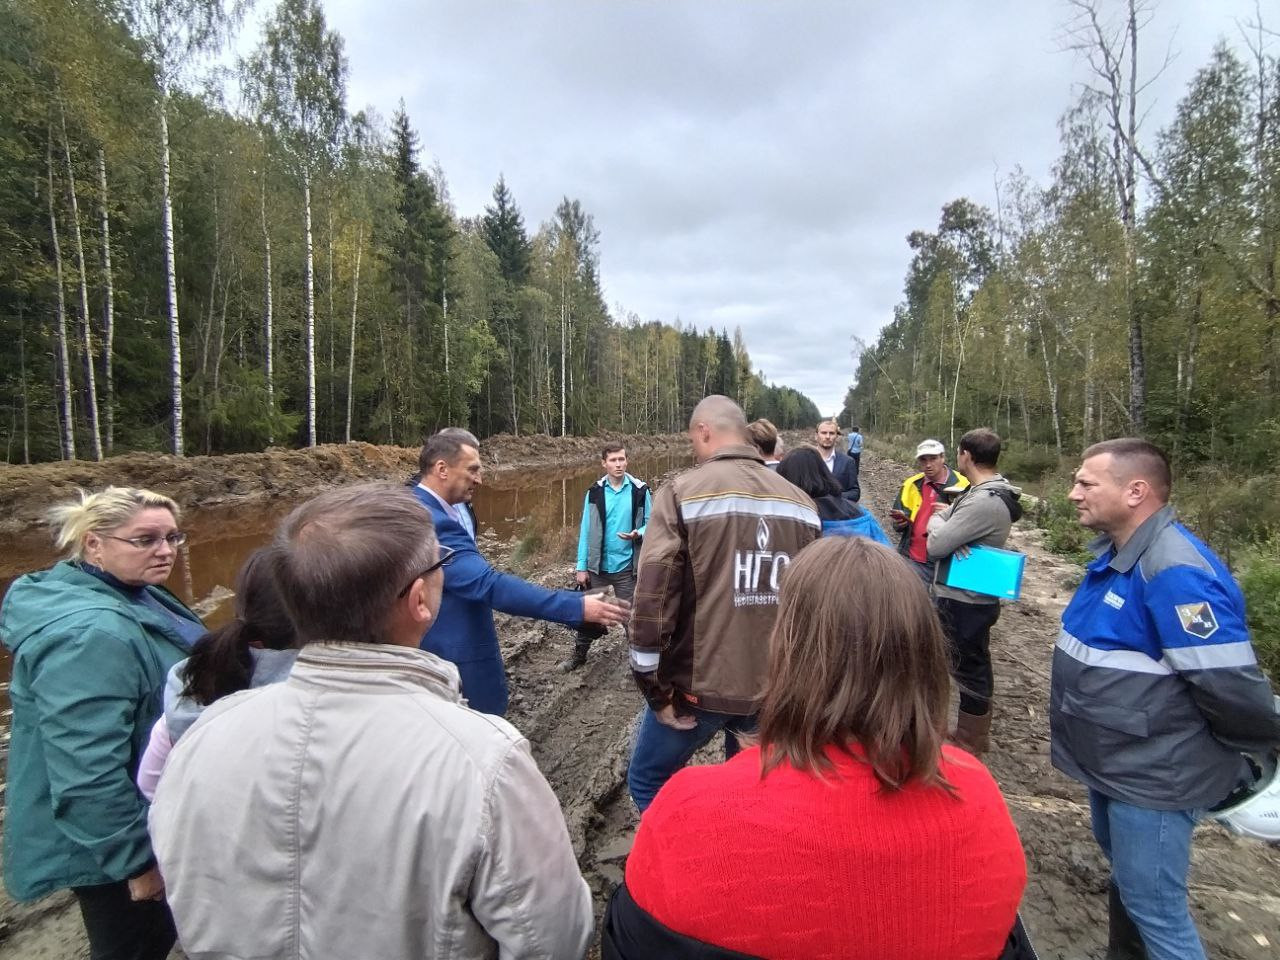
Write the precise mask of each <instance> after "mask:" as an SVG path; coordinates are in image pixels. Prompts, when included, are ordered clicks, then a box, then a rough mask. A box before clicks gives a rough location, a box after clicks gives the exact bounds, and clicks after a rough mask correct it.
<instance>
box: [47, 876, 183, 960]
mask: <svg viewBox="0 0 1280 960" xmlns="http://www.w3.org/2000/svg"><path fill="white" fill-rule="evenodd" d="M72 892H73V893H75V895H76V899H77V900H78V901H80V916H82V917H83V918H84V929H85V932H86V933H88V934H89V960H165V957H167V956H169V951H170V950H172V949H173V945H174V943H176V942H177V939H178V931H177V929H176V928H175V927H174V925H173V914H171V913H170V912H169V905H168V904H167V903H165V902H164V901H163V900H141V901H134V900H133V899H132V898H130V896H129V884H128V883H127V882H126V881H124V880H121V881H119V882H118V883H105V884H102V885H101V886H93V887H74V888H73V889H72Z"/></svg>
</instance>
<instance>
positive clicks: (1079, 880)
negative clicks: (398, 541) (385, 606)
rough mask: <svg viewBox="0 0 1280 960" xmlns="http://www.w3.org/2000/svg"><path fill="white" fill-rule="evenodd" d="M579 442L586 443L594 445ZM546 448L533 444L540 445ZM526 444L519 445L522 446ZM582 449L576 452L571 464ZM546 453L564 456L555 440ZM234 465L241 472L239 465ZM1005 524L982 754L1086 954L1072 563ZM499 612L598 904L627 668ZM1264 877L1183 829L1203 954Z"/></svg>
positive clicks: (517, 691)
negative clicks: (1012, 587) (1072, 747)
mask: <svg viewBox="0 0 1280 960" xmlns="http://www.w3.org/2000/svg"><path fill="white" fill-rule="evenodd" d="M580 442H581V443H585V444H587V445H588V446H589V447H594V446H595V444H594V442H593V441H580ZM655 442H656V441H655ZM663 442H666V441H663ZM551 443H554V442H553V441H545V440H544V441H542V446H544V447H545V446H546V445H548V444H551ZM639 448H640V446H639V445H637V449H639ZM652 448H653V446H652V445H651V446H650V449H652ZM334 449H335V448H322V451H329V450H334ZM336 449H339V450H344V451H346V450H348V449H349V448H336ZM368 450H369V451H371V452H367V453H362V454H361V456H362V457H364V458H365V461H364V462H368V463H375V462H377V460H376V457H375V452H376V451H378V450H379V448H368ZM535 452H536V451H535V450H532V449H531V450H530V451H529V455H530V456H532V455H533V454H534V453H535ZM320 453H321V452H317V453H316V454H309V455H320ZM411 454H412V451H404V452H402V453H401V454H400V457H399V459H391V458H390V457H389V459H388V460H387V461H386V466H385V467H384V468H385V469H386V470H388V471H389V472H388V474H387V475H390V476H397V477H398V476H399V475H400V473H403V472H404V471H405V470H406V468H407V467H411V466H412V460H413V458H412V455H411ZM267 456H272V455H267ZM592 456H594V452H593V451H592V450H591V449H587V450H586V455H585V456H583V457H582V459H584V460H589V459H590V458H591V457H592ZM192 459H193V460H195V459H197V458H192ZM560 459H561V460H563V459H567V451H566V453H564V454H561V455H560ZM862 467H863V491H864V493H863V496H864V504H865V505H866V506H868V507H870V508H871V509H872V510H873V511H875V512H876V514H877V515H878V516H881V517H883V516H884V515H885V513H887V510H888V507H889V504H890V502H891V500H892V498H893V495H894V493H895V491H896V487H897V484H898V482H899V481H900V479H901V478H902V476H904V475H905V472H906V467H905V466H904V465H901V464H895V463H891V462H887V461H883V460H880V459H878V458H876V457H875V456H874V455H873V454H871V453H865V454H864V455H863V458H862ZM295 469H296V470H297V471H298V472H301V473H305V472H306V471H307V470H308V469H309V468H307V467H306V466H305V462H304V461H299V464H298V465H297V467H296V468H295ZM310 469H314V468H310ZM369 469H370V470H374V469H381V468H378V467H373V466H371V467H369ZM246 473H247V474H252V471H250V470H249V468H247V467H246ZM364 475H365V474H361V476H364ZM349 476H350V475H346V477H349ZM332 479H336V477H335V478H332ZM67 482H76V481H75V480H70V481H67ZM8 489H9V487H8V478H7V476H6V475H5V474H3V473H0V497H3V496H7V495H8V494H7V492H6V491H7V490H8ZM0 502H3V501H0ZM1019 527H1020V528H1021V529H1015V537H1016V541H1017V546H1018V548H1019V549H1023V550H1025V551H1026V552H1027V553H1028V555H1029V560H1028V565H1027V582H1026V588H1025V598H1024V599H1023V600H1022V601H1020V602H1018V603H1016V604H1010V605H1008V606H1006V608H1005V610H1004V613H1003V615H1002V616H1001V619H1000V622H999V624H998V625H997V627H996V629H995V634H994V639H993V643H992V647H993V654H994V658H995V663H996V720H995V727H994V731H993V736H994V747H993V749H992V752H991V753H990V754H989V755H988V757H987V763H988V765H989V766H990V768H991V770H992V772H993V773H994V775H995V776H996V779H997V780H998V781H999V782H1000V785H1001V787H1002V788H1003V790H1004V793H1005V797H1006V798H1007V800H1008V803H1009V807H1010V810H1011V812H1012V814H1013V817H1014V820H1015V821H1016V822H1017V824H1018V828H1019V831H1020V832H1021V835H1022V840H1023V844H1024V846H1025V848H1026V852H1027V860H1028V865H1029V869H1030V882H1029V885H1028V888H1027V892H1026V896H1025V898H1024V900H1023V907H1022V909H1023V915H1024V917H1025V918H1026V920H1027V923H1028V926H1029V928H1030V930H1031V933H1032V936H1033V939H1034V940H1035V942H1036V945H1037V947H1038V949H1039V951H1040V955H1041V956H1042V957H1045V958H1047V960H1067V958H1070V960H1081V958H1101V957H1102V956H1103V955H1104V952H1105V943H1106V881H1107V871H1106V867H1105V864H1104V862H1103V860H1102V857H1101V855H1100V854H1099V852H1098V850H1097V847H1096V845H1095V843H1094V841H1093V839H1092V836H1091V834H1090V832H1089V813H1088V806H1087V802H1086V799H1085V795H1084V791H1083V790H1082V788H1080V787H1079V785H1078V784H1076V783H1074V782H1073V781H1071V780H1068V779H1067V778H1065V777H1063V776H1062V775H1060V774H1058V773H1057V772H1056V771H1054V770H1053V769H1052V767H1051V766H1050V764H1049V756H1048V754H1049V731H1048V720H1047V717H1046V714H1045V709H1046V705H1047V703H1048V685H1049V663H1050V655H1051V652H1052V648H1053V642H1054V639H1055V637H1056V634H1057V626H1058V624H1057V619H1058V615H1059V613H1060V612H1061V609H1062V607H1063V606H1064V605H1065V603H1066V601H1067V599H1068V598H1069V597H1070V595H1071V591H1072V587H1073V585H1074V582H1075V579H1076V578H1077V577H1078V570H1077V568H1074V567H1072V566H1071V565H1070V564H1068V563H1066V562H1065V561H1062V560H1060V559H1057V558H1055V557H1053V556H1051V555H1049V554H1048V553H1047V552H1046V551H1045V550H1044V549H1043V548H1042V546H1041V545H1040V541H1039V536H1038V532H1037V531H1035V530H1034V529H1029V528H1026V525H1025V524H1021V525H1019ZM484 548H485V549H486V551H487V552H488V553H489V554H490V556H491V557H492V559H493V560H494V562H495V563H497V564H506V563H508V562H509V555H510V545H509V544H504V543H501V542H499V541H497V540H496V539H495V538H493V537H492V536H489V537H486V538H485V540H484ZM533 568H534V570H535V575H534V579H537V580H541V581H544V582H546V583H548V585H552V586H564V585H566V584H567V582H568V579H569V576H570V567H569V564H568V563H563V562H537V561H534V562H533ZM526 572H527V571H526ZM498 623H499V633H500V636H501V638H502V644H503V649H504V654H505V656H506V659H507V664H508V669H509V674H510V680H511V688H512V706H511V711H510V715H509V719H510V720H511V721H512V722H513V723H515V725H516V726H517V727H518V728H519V729H521V730H522V731H523V732H524V733H525V734H526V735H527V736H528V737H529V739H530V740H531V742H532V743H533V745H534V752H535V755H536V756H537V759H538V762H539V764H540V765H541V767H542V770H543V772H544V773H545V774H546V776H547V778H548V780H549V781H550V782H551V784H552V786H553V787H554V788H555V790H556V793H557V795H558V796H559V797H560V801H561V804H562V806H563V809H564V812H565V817H566V819H567V821H568V824H569V831H570V836H571V837H572V839H573V843H574V848H575V851H576V852H577V853H578V856H579V861H580V864H581V867H582V870H583V873H584V875H585V876H586V877H587V879H588V881H589V882H590V884H591V886H592V889H593V891H594V892H595V895H596V905H597V911H599V910H601V909H602V908H603V904H604V900H605V898H606V897H607V896H608V894H609V892H610V891H611V890H612V888H613V886H614V885H615V884H616V883H617V882H618V881H619V880H620V879H621V877H622V872H623V869H624V866H625V861H626V855H627V851H628V849H629V847H630V842H631V838H632V836H633V834H634V831H635V826H636V823H637V818H636V815H635V812H634V809H633V808H632V805H631V801H630V799H629V797H628V796H627V794H626V789H625V772H626V763H627V756H628V752H629V746H630V740H631V736H632V731H633V729H634V722H635V718H636V716H637V712H638V710H639V708H640V706H641V702H642V701H641V698H640V696H639V694H638V692H637V691H636V690H635V688H634V686H633V684H632V682H631V679H630V673H629V671H628V668H627V660H626V653H625V649H624V645H623V638H622V632H621V631H620V630H616V629H615V630H613V631H612V632H611V633H610V634H609V635H608V636H607V637H605V638H603V639H601V640H599V641H597V642H596V643H595V644H594V646H593V648H592V652H591V657H590V659H589V661H588V663H587V666H586V667H584V668H583V669H581V670H579V671H578V672H576V673H573V674H569V675H567V676H566V675H564V674H562V673H559V672H558V671H557V670H556V663H557V662H558V661H559V660H560V658H561V657H563V656H564V655H565V653H566V652H567V650H568V648H569V645H570V644H571V642H572V637H571V634H570V633H569V632H568V631H566V630H565V629H564V628H562V627H557V626H554V625H549V624H543V623H530V622H529V621H525V620H515V619H513V618H509V617H505V616H502V615H499V617H498ZM715 759H716V754H715V753H714V751H713V750H711V749H708V750H706V751H704V752H703V754H701V755H700V757H699V760H701V761H703V762H714V761H715ZM1277 877H1280V849H1277V848H1275V847H1269V846H1267V845H1264V844H1261V843H1257V842H1255V841H1249V840H1243V839H1240V838H1237V837H1234V836H1231V835H1230V834H1228V833H1227V832H1225V831H1224V830H1222V829H1221V828H1219V827H1217V826H1216V825H1205V826H1203V827H1201V828H1200V829H1199V830H1198V832H1197V837H1196V847H1195V857H1194V865H1193V869H1192V874H1191V888H1192V900H1193V905H1194V910H1195V914H1196V918H1197V921H1198V923H1199V925H1200V931H1201V934H1202V936H1203V937H1204V940H1205V945H1206V948H1207V951H1208V954H1209V956H1210V957H1213V958H1215V960H1263V958H1271V957H1275V956H1276V955H1277V945H1278V944H1280V896H1278V895H1277V891H1276V886H1275V885H1276V878H1277ZM84 956H87V950H86V949H85V947H84V942H83V935H82V933H81V932H80V926H79V917H78V915H77V912H76V911H75V909H74V907H72V908H70V909H68V904H67V902H66V901H65V899H63V900H53V901H44V902H42V903H40V904H36V905H33V906H28V907H16V906H15V905H13V904H12V903H10V902H8V901H7V900H5V901H3V902H0V957H15V958H16V957H22V958H24V960H27V958H30V960H36V958H41V960H43V958H50V960H53V958H59V960H61V958H80V957H84Z"/></svg>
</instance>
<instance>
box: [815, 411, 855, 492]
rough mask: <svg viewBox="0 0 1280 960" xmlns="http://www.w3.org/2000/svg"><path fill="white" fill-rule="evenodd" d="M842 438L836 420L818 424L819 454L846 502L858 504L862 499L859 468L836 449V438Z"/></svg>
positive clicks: (816, 435) (816, 436) (816, 438)
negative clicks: (838, 485) (850, 501)
mask: <svg viewBox="0 0 1280 960" xmlns="http://www.w3.org/2000/svg"><path fill="white" fill-rule="evenodd" d="M839 436H840V428H839V427H838V426H837V425H836V422H835V421H834V420H823V421H822V422H821V423H820V424H818V432H817V434H815V436H814V439H815V440H816V441H817V443H818V452H819V453H820V454H822V459H823V460H825V461H826V464H827V469H828V470H830V471H831V473H832V475H833V476H834V477H835V478H836V483H838V484H840V495H841V496H842V497H844V498H845V499H846V500H852V501H853V502H854V503H857V502H858V500H859V499H860V498H861V497H862V488H861V487H860V486H859V485H858V468H857V466H855V465H854V462H853V461H852V460H851V459H849V457H848V455H847V454H843V453H841V452H840V451H839V450H837V449H836V438H837V437H839Z"/></svg>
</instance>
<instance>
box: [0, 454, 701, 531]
mask: <svg viewBox="0 0 1280 960" xmlns="http://www.w3.org/2000/svg"><path fill="white" fill-rule="evenodd" d="M606 439H608V440H614V439H616V440H621V441H622V442H623V443H625V444H626V445H627V450H628V452H629V453H631V455H632V456H638V455H642V454H645V453H648V452H651V451H658V450H666V449H667V448H669V447H670V446H671V445H672V444H674V443H676V442H677V438H676V437H668V436H658V437H654V436H631V435H622V434H616V435H615V434H609V435H607V436H603V437H547V436H527V437H515V436H511V435H510V434H500V435H498V436H496V437H488V438H486V439H485V441H484V442H483V444H482V446H481V456H482V458H483V460H484V462H485V467H486V469H488V470H491V471H501V470H511V469H537V468H539V467H552V466H560V465H562V464H565V463H589V462H591V461H592V460H594V459H598V458H599V456H600V444H601V441H602V440H606ZM418 450H419V448H418V447H386V446H375V445H373V444H370V443H335V444H326V445H323V446H319V447H313V448H311V449H304V450H286V449H282V448H273V449H270V450H266V451H264V452H262V453H235V454H227V455H225V456H216V457H173V456H166V455H164V454H156V453H129V454H124V455H122V456H119V457H111V458H110V459H108V460H104V461H102V462H100V463H95V462H93V461H91V460H71V461H58V462H55V463H38V464H33V465H30V466H14V465H11V464H0V534H13V533H18V532H21V531H24V530H27V529H29V528H30V527H32V526H33V525H35V524H37V523H40V522H41V520H42V519H43V516H44V511H45V510H46V509H47V508H48V507H49V506H50V505H51V504H54V503H58V502H59V501H62V500H66V499H68V498H70V497H73V496H74V495H75V491H76V488H77V487H83V488H84V489H87V490H95V489H100V488H102V487H105V486H106V485H108V484H119V485H126V486H135V487H146V488H148V489H151V490H155V491H157V492H158V493H163V494H166V495H167V496H170V497H173V499H174V500H176V501H177V502H178V505H179V506H181V507H183V508H184V509H187V508H192V507H199V508H207V507H213V506H218V505H220V504H235V503H244V502H249V501H260V500H273V499H291V500H297V499H299V498H301V497H302V496H305V495H306V494H308V493H311V492H313V491H316V490H319V489H320V488H322V487H326V486H331V485H333V484H335V483H355V482H357V481H360V480H403V479H404V478H405V477H407V476H408V475H409V474H410V473H413V472H415V471H416V470H417V468H418Z"/></svg>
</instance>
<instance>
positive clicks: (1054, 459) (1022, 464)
mask: <svg viewBox="0 0 1280 960" xmlns="http://www.w3.org/2000/svg"><path fill="white" fill-rule="evenodd" d="M1058 464H1059V458H1058V455H1057V454H1056V453H1054V452H1053V450H1052V449H1050V448H1046V447H1038V446H1027V445H1026V444H1021V443H1016V442H1015V443H1010V444H1008V445H1006V446H1005V447H1004V448H1003V449H1002V450H1001V452H1000V472H1001V473H1003V474H1004V475H1005V476H1006V477H1009V478H1010V479H1012V480H1013V481H1014V482H1015V483H1018V484H1024V483H1032V482H1037V481H1040V480H1043V479H1044V478H1045V477H1047V476H1048V475H1049V474H1051V473H1053V472H1054V471H1055V470H1057V469H1058Z"/></svg>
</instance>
